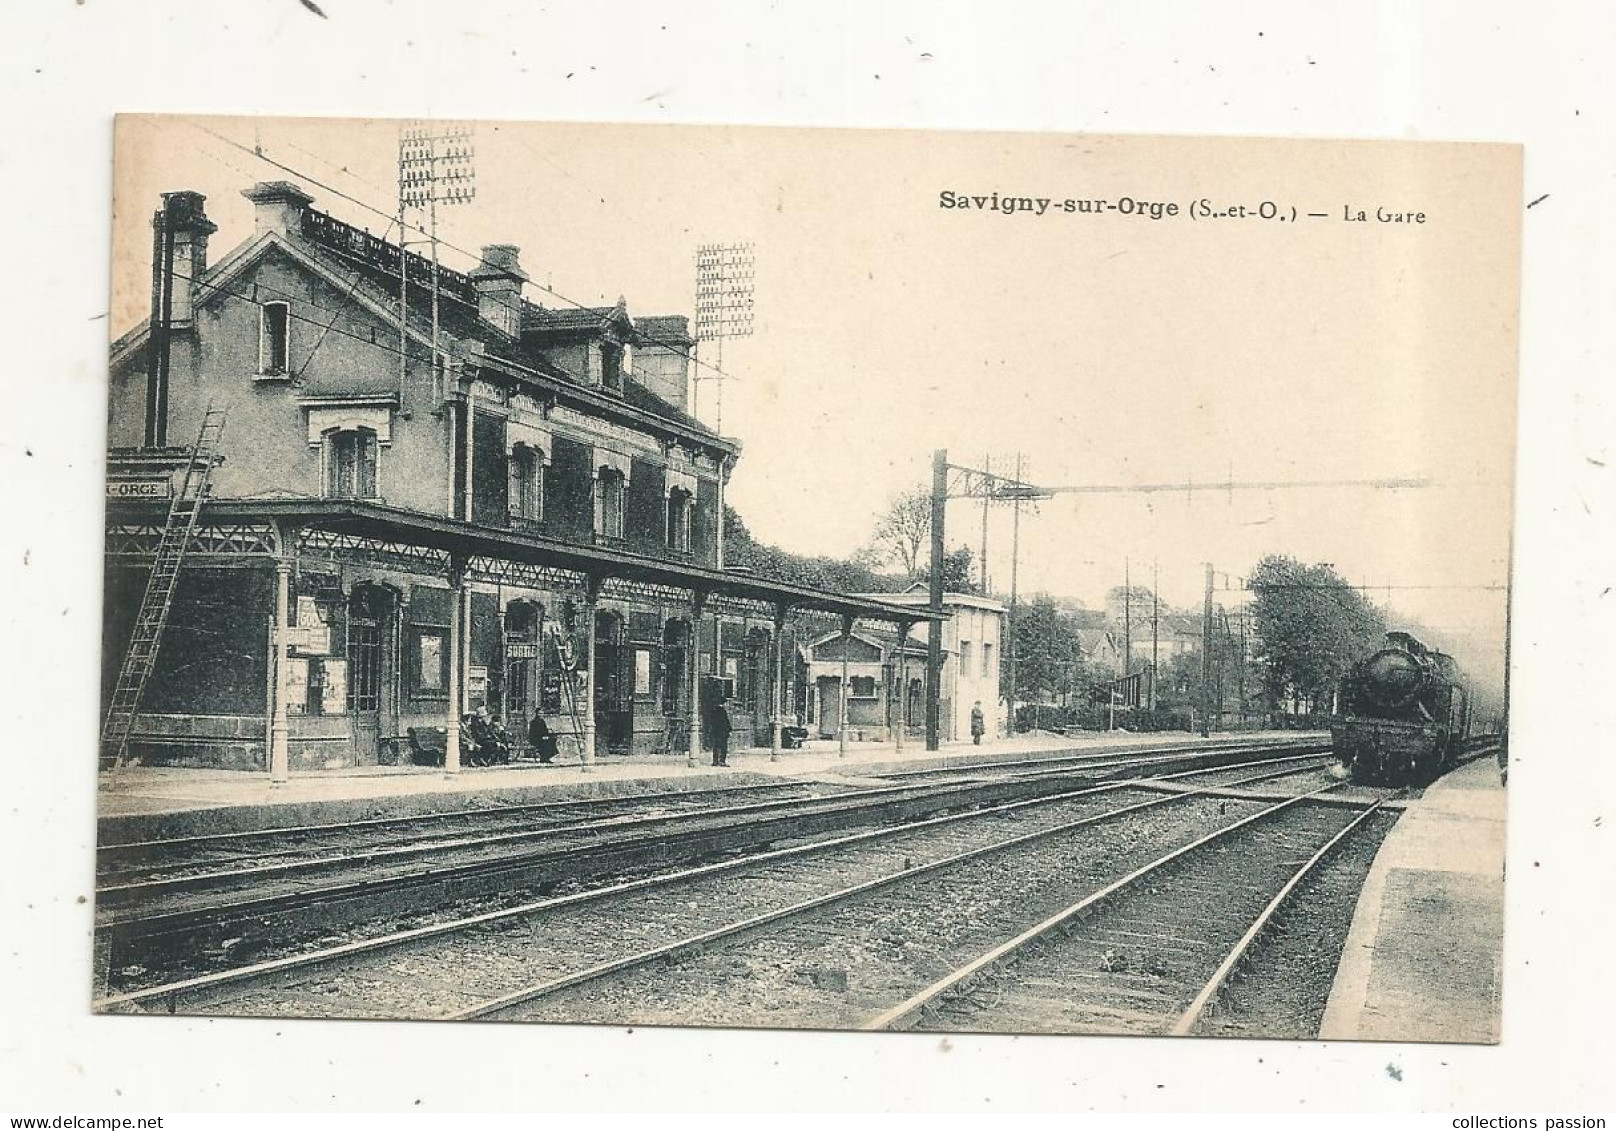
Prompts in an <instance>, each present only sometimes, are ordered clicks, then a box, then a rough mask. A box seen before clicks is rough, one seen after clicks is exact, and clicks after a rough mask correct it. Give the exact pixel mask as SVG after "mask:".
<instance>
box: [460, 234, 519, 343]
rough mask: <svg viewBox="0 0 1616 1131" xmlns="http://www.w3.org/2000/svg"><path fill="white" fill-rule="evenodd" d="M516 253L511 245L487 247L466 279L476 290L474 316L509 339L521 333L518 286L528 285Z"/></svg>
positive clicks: (515, 248) (516, 249)
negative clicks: (505, 334)
mask: <svg viewBox="0 0 1616 1131" xmlns="http://www.w3.org/2000/svg"><path fill="white" fill-rule="evenodd" d="M520 253H521V248H518V247H516V246H515V245H513V244H508V243H495V244H489V245H488V246H487V247H485V248H483V261H482V262H481V263H480V264H478V265H477V266H476V267H475V268H473V269H472V270H471V272H470V273H469V274H468V276H467V277H468V278H469V279H470V280H471V285H472V286H473V287H475V288H476V289H477V313H478V314H480V315H481V316H482V318H483V321H485V322H488V323H490V324H491V325H493V326H495V327H496V328H498V329H500V330H502V331H504V332H505V333H507V334H509V335H510V336H511V337H513V338H514V337H517V336H518V335H519V334H520V333H521V329H522V284H523V283H525V282H527V281H528V274H527V272H526V271H524V270H522V265H521V264H520V263H519V262H517V256H518V255H519V254H520Z"/></svg>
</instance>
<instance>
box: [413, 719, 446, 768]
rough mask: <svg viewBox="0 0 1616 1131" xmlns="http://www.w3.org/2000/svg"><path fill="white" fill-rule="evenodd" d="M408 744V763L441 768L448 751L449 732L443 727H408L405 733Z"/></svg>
mask: <svg viewBox="0 0 1616 1131" xmlns="http://www.w3.org/2000/svg"><path fill="white" fill-rule="evenodd" d="M406 735H407V737H408V739H409V743H410V761H411V762H414V763H415V764H416V765H417V766H441V765H443V764H444V761H445V756H446V754H447V753H448V750H449V731H448V729H447V728H445V727H410V728H409V730H408V731H407V732H406Z"/></svg>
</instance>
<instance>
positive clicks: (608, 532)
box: [595, 467, 626, 540]
mask: <svg viewBox="0 0 1616 1131" xmlns="http://www.w3.org/2000/svg"><path fill="white" fill-rule="evenodd" d="M625 487H626V484H625V483H624V481H623V473H622V472H621V471H617V470H615V469H613V468H610V467H603V468H601V469H600V475H599V477H598V478H597V479H596V480H595V533H596V534H597V535H599V536H600V537H602V538H607V539H613V540H619V539H621V538H622V537H623V492H624V489H625Z"/></svg>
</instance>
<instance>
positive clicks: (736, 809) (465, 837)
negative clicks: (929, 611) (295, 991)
mask: <svg viewBox="0 0 1616 1131" xmlns="http://www.w3.org/2000/svg"><path fill="white" fill-rule="evenodd" d="M1296 745H1298V746H1305V745H1316V744H1307V743H1298V744H1296ZM1289 748H1290V745H1289V744H1274V745H1273V747H1272V749H1275V750H1283V749H1289ZM1196 749H1198V748H1189V749H1188V750H1186V751H1169V752H1166V753H1158V752H1152V753H1151V754H1150V755H1149V756H1146V757H1138V758H1128V757H1120V758H1119V757H1114V756H1112V757H1107V758H1105V759H1101V760H1095V761H1093V762H1087V763H1085V764H1083V765H1080V766H1074V767H1072V770H1073V771H1077V770H1093V769H1112V768H1119V767H1121V768H1126V767H1129V766H1148V765H1150V764H1152V763H1154V762H1159V761H1169V760H1172V759H1173V758H1174V757H1176V756H1178V755H1179V754H1180V753H1186V752H1190V753H1193V752H1195V750H1196ZM1243 749H1246V748H1243V747H1240V746H1238V745H1236V746H1229V747H1222V748H1219V749H1217V750H1216V751H1213V752H1214V753H1228V752H1230V751H1241V750H1243ZM1252 749H1254V750H1258V751H1261V752H1264V753H1266V752H1268V749H1269V747H1268V746H1267V745H1266V744H1263V745H1259V746H1257V747H1254V748H1252ZM1311 753H1312V751H1311V750H1308V751H1305V752H1301V753H1299V754H1298V755H1297V756H1298V757H1305V756H1307V755H1308V754H1311ZM1040 776H1056V775H1053V774H1050V773H1047V772H1045V771H1038V772H1027V773H1023V774H1007V775H1003V776H1001V777H1000V778H999V779H998V780H1001V781H1007V782H1015V781H1025V780H1028V779H1030V778H1035V777H1040ZM973 787H974V783H971V782H944V783H934V784H931V785H927V784H922V783H917V784H913V785H890V786H877V787H874V788H869V789H858V790H849V791H847V792H844V793H835V794H827V795H822V796H817V797H789V798H779V799H776V800H772V801H753V802H748V803H745V804H740V805H727V806H714V807H711V808H699V807H698V808H695V809H690V810H685V811H682V812H674V813H657V814H646V815H642V816H633V815H620V816H606V817H600V818H596V819H593V820H585V821H578V822H575V823H573V824H570V825H548V826H544V827H541V828H530V829H515V830H508V831H505V832H496V833H485V834H482V835H478V834H477V833H476V832H475V831H471V832H469V833H459V834H449V835H447V836H445V837H433V836H431V835H428V836H427V837H425V838H422V839H419V840H413V841H410V842H409V843H407V844H398V845H380V846H373V847H367V848H362V849H360V850H358V851H355V852H348V853H337V854H334V855H326V856H315V857H310V858H307V859H300V860H283V861H278V862H276V863H272V864H255V865H252V866H250V867H245V868H221V869H216V870H214V871H204V872H190V873H187V874H184V875H164V874H162V872H158V873H157V874H156V875H154V876H152V877H149V878H146V879H140V880H134V881H129V882H124V883H115V884H106V885H103V886H98V887H97V888H96V895H97V896H98V897H99V896H107V897H120V902H123V903H126V904H127V903H131V902H134V901H136V899H137V898H138V896H140V895H158V894H161V893H162V892H164V891H169V890H176V889H177V890H182V891H183V890H186V889H198V890H200V889H204V888H210V887H219V886H224V885H227V884H230V883H233V882H236V881H240V880H252V879H268V878H273V877H278V876H286V875H293V874H297V873H303V872H319V871H331V870H335V869H339V868H343V867H351V866H358V865H366V864H375V863H386V862H388V861H393V860H406V859H409V858H411V857H416V856H426V855H430V854H432V853H436V852H441V851H444V850H446V849H472V850H475V849H481V848H494V847H498V846H500V845H510V844H521V843H524V842H529V841H535V840H544V839H549V838H554V837H560V836H569V835H576V834H578V833H584V832H592V831H596V830H600V829H611V830H613V831H617V830H622V829H633V828H638V827H641V826H645V825H669V824H676V823H679V822H694V821H701V820H708V819H712V818H715V817H736V816H746V815H748V814H755V813H767V812H771V811H778V810H782V809H791V808H793V807H797V808H805V809H806V808H824V809H833V810H834V809H837V808H849V809H856V808H858V807H860V806H861V805H863V804H868V803H878V802H879V801H880V799H882V798H885V797H890V796H892V795H894V794H906V793H909V794H915V795H916V796H917V797H925V796H927V794H926V793H925V792H924V791H926V790H928V789H929V790H934V791H935V792H936V794H939V795H940V794H945V793H947V792H948V791H950V790H954V791H957V792H960V793H965V792H968V791H969V790H970V789H972V788H973ZM332 827H333V828H340V827H341V826H332ZM174 867H183V865H175V866H174ZM114 921H115V922H117V921H119V920H117V919H116V917H114ZM129 921H131V920H130V919H125V920H122V922H129Z"/></svg>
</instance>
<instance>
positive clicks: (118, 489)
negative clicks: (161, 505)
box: [107, 476, 174, 499]
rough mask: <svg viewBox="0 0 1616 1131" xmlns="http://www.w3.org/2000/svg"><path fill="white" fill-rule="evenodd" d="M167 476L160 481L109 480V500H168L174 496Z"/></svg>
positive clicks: (159, 479)
mask: <svg viewBox="0 0 1616 1131" xmlns="http://www.w3.org/2000/svg"><path fill="white" fill-rule="evenodd" d="M173 493H174V489H173V485H172V484H171V483H170V482H169V481H168V477H167V476H163V477H162V478H158V479H108V480H107V498H109V499H166V498H169V497H170V496H171V495H173Z"/></svg>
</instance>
